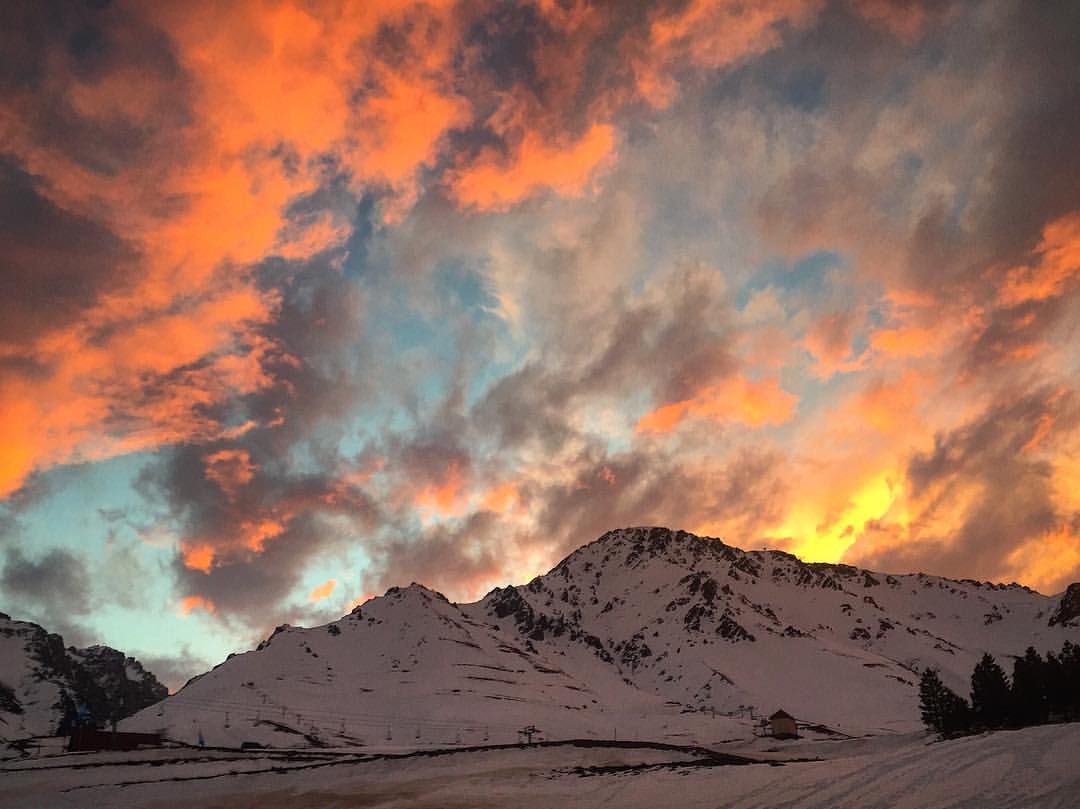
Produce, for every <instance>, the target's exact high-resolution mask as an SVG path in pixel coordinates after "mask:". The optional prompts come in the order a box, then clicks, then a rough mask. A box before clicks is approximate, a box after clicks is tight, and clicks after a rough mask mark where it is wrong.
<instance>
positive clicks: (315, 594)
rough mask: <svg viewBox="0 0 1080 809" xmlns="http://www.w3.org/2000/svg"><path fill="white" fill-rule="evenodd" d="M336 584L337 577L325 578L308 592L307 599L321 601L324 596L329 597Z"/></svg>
mask: <svg viewBox="0 0 1080 809" xmlns="http://www.w3.org/2000/svg"><path fill="white" fill-rule="evenodd" d="M336 586H337V579H327V580H326V581H324V582H323V583H322V584H318V585H316V586H315V587H314V588H312V590H311V592H310V593H308V601H312V602H315V601H322V600H323V599H324V598H329V597H330V594H331V593H333V592H334V588H335V587H336Z"/></svg>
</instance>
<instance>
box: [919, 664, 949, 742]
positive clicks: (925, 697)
mask: <svg viewBox="0 0 1080 809" xmlns="http://www.w3.org/2000/svg"><path fill="white" fill-rule="evenodd" d="M944 692H945V685H944V684H943V683H942V682H941V678H940V677H938V673H937V671H935V670H934V669H932V668H926V669H924V670H923V673H922V679H920V680H919V713H920V714H921V716H922V722H923V724H924V725H926V729H927V730H932V731H934V732H935V733H943V732H944V721H943V711H942V704H943V701H944Z"/></svg>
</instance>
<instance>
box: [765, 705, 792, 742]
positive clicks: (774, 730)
mask: <svg viewBox="0 0 1080 809" xmlns="http://www.w3.org/2000/svg"><path fill="white" fill-rule="evenodd" d="M769 735H770V736H772V737H773V738H776V739H797V738H799V726H798V725H796V724H795V717H794V716H792V715H791V714H789V713H788V712H787V711H785V710H783V709H780V710H779V711H777V712H776V713H774V714H773V715H772V716H770V717H769Z"/></svg>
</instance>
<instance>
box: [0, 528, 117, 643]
mask: <svg viewBox="0 0 1080 809" xmlns="http://www.w3.org/2000/svg"><path fill="white" fill-rule="evenodd" d="M0 589H2V590H3V592H4V594H5V596H6V597H7V598H9V599H12V603H10V604H8V606H7V611H8V612H11V613H17V612H18V611H19V610H25V611H27V612H28V613H29V614H30V615H32V616H33V617H34V618H35V619H36V620H39V621H41V622H42V623H43V624H44V625H45V626H46V627H47V628H48V630H49V631H50V632H60V633H63V635H64V637H65V640H67V642H68V643H75V644H78V643H81V642H82V641H83V640H84V639H85V638H86V636H87V631H86V628H85V626H84V620H85V618H86V616H87V615H89V614H90V612H91V610H93V608H94V607H95V606H96V601H95V599H94V594H93V588H92V582H91V577H90V573H89V571H88V569H87V563H86V561H85V560H84V559H81V558H79V557H77V556H76V555H75V554H73V553H71V552H70V551H67V550H63V549H60V548H54V549H52V550H50V551H48V552H47V553H45V554H44V555H43V556H41V557H39V558H36V559H33V558H28V557H26V556H25V555H24V554H23V552H22V550H20V549H19V548H18V547H10V548H8V549H7V551H6V552H5V555H4V566H3V568H2V569H0Z"/></svg>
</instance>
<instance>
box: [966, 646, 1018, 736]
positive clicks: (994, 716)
mask: <svg viewBox="0 0 1080 809" xmlns="http://www.w3.org/2000/svg"><path fill="white" fill-rule="evenodd" d="M971 709H972V712H973V713H974V719H975V722H976V723H977V724H978V725H980V726H981V727H984V728H1000V727H1003V726H1004V725H1005V723H1006V722H1008V720H1009V715H1010V714H1011V713H1012V692H1011V690H1010V688H1009V681H1008V679H1007V678H1006V677H1005V670H1004V669H1002V668H1001V666H999V665H998V663H997V661H996V660H994V658H993V656H992V655H990V654H984V655H983V656H982V660H980V661H979V662H978V663H977V664H976V666H975V671H973V672H972V674H971Z"/></svg>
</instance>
